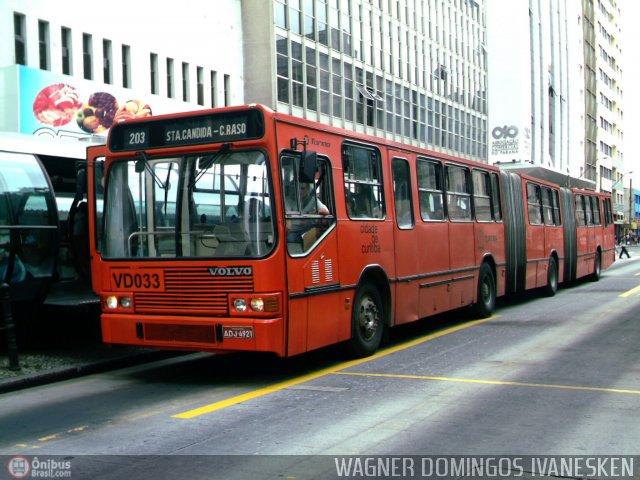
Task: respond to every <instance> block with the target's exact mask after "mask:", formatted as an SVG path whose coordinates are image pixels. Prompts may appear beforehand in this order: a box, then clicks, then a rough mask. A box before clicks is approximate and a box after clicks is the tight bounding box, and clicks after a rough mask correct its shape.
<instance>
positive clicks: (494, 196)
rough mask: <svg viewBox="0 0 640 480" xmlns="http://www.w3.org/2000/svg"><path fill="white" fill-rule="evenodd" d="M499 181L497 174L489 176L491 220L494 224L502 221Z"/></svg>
mask: <svg viewBox="0 0 640 480" xmlns="http://www.w3.org/2000/svg"><path fill="white" fill-rule="evenodd" d="M500 198H501V196H500V180H499V177H498V174H497V173H492V174H491V209H492V212H493V219H494V220H495V221H496V222H500V221H502V206H501V204H500Z"/></svg>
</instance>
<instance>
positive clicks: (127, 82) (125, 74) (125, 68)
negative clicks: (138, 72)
mask: <svg viewBox="0 0 640 480" xmlns="http://www.w3.org/2000/svg"><path fill="white" fill-rule="evenodd" d="M122 86H123V87H124V88H131V47H129V45H122Z"/></svg>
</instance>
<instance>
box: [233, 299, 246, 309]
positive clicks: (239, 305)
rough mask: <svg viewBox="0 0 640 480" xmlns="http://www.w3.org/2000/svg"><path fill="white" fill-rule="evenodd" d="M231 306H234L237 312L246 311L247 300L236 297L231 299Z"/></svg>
mask: <svg viewBox="0 0 640 480" xmlns="http://www.w3.org/2000/svg"><path fill="white" fill-rule="evenodd" d="M233 308H235V309H236V310H237V311H238V312H246V311H247V300H246V299H244V298H236V299H235V300H234V301H233Z"/></svg>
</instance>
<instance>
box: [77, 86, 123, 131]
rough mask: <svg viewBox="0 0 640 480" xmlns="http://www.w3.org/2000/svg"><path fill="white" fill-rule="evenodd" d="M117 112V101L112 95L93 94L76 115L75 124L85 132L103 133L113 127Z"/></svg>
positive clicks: (103, 93)
mask: <svg viewBox="0 0 640 480" xmlns="http://www.w3.org/2000/svg"><path fill="white" fill-rule="evenodd" d="M117 111H118V101H117V100H116V98H115V97H114V96H113V95H111V94H110V93H107V92H95V93H92V94H91V96H89V101H88V102H87V103H85V104H84V105H82V108H80V110H78V112H77V113H76V122H77V123H78V126H79V127H80V128H81V129H82V130H84V131H85V132H88V133H104V132H106V131H107V130H108V129H109V128H110V127H111V125H113V120H114V118H115V115H116V112H117Z"/></svg>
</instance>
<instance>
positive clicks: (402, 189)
mask: <svg viewBox="0 0 640 480" xmlns="http://www.w3.org/2000/svg"><path fill="white" fill-rule="evenodd" d="M391 170H392V172H393V200H394V202H395V207H396V223H397V225H398V228H401V229H409V228H412V227H413V225H414V223H413V202H412V198H411V172H410V170H409V162H407V161H406V160H405V159H403V158H394V159H393V160H392V162H391Z"/></svg>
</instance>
